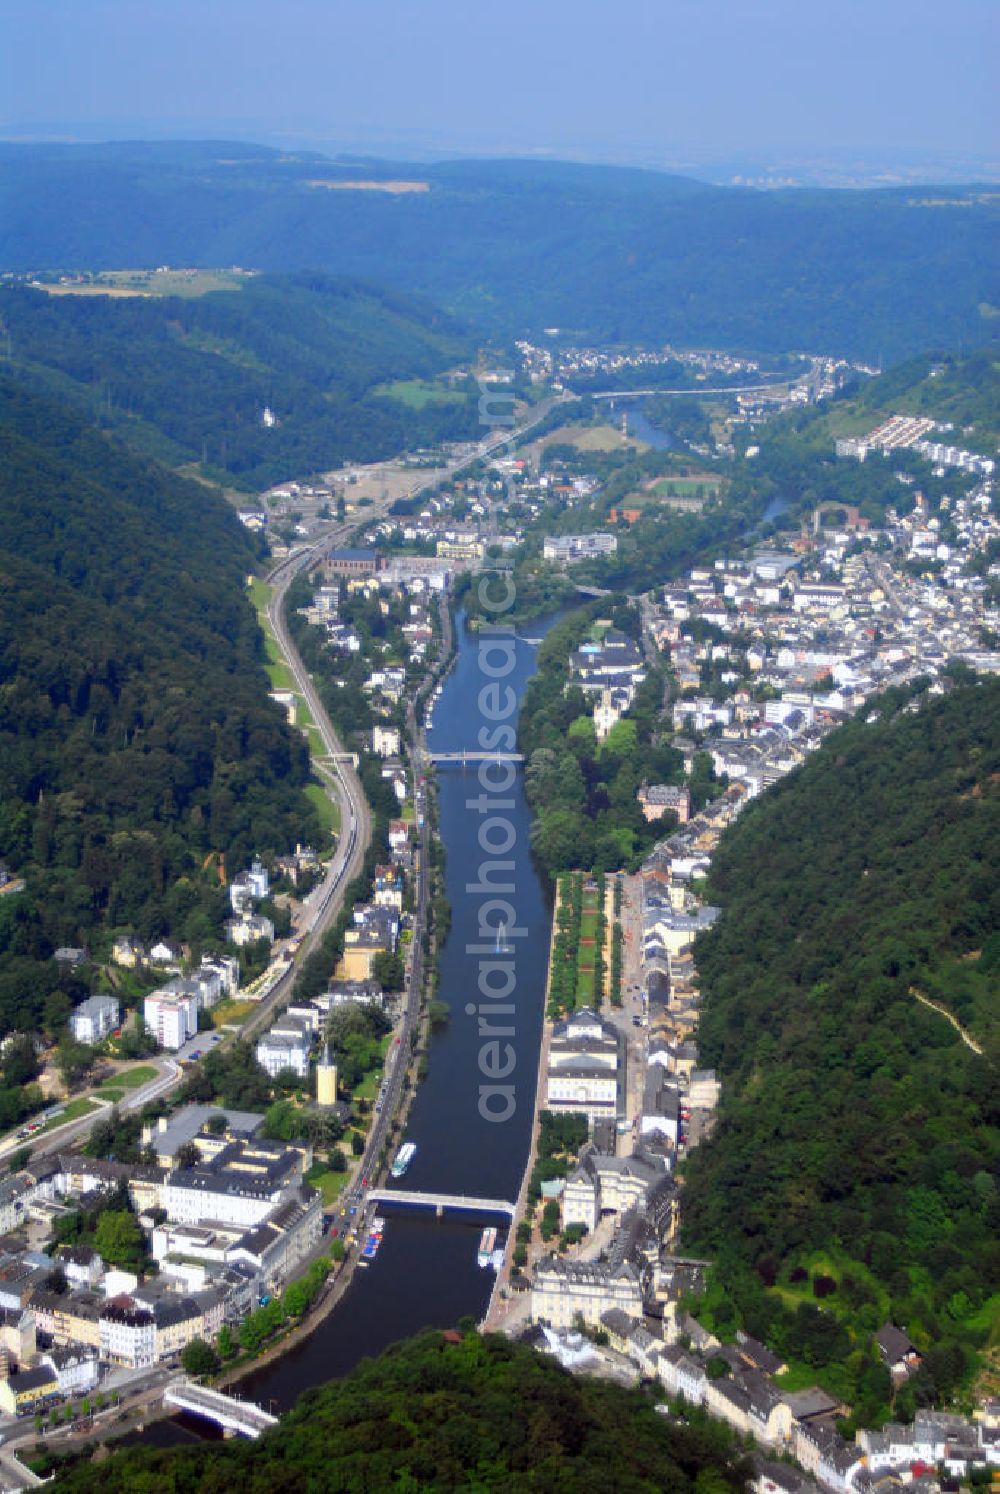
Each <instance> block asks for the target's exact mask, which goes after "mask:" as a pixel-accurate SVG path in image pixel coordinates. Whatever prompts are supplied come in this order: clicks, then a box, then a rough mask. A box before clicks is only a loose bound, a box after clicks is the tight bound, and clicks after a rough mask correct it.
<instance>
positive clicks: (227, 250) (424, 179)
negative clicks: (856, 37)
mask: <svg viewBox="0 0 1000 1494" xmlns="http://www.w3.org/2000/svg"><path fill="white" fill-rule="evenodd" d="M359 178H360V179H362V180H365V181H368V182H372V181H377V180H378V179H379V178H390V179H396V180H399V179H403V180H409V181H412V182H414V183H415V184H416V189H415V190H412V191H407V192H388V191H386V192H382V191H373V190H365V191H350V190H343V189H341V190H337V191H331V190H324V186H325V184H326V183H329V182H338V183H341V184H343V183H349V182H350V181H352V180H358V179H359ZM95 203H100V204H101V211H100V212H95V211H94V204H95ZM996 214H997V204H996V201H995V199H994V198H992V197H991V196H989V195H988V194H985V193H982V192H979V191H977V190H975V189H971V188H970V189H966V188H948V189H947V190H941V191H940V192H937V193H933V194H928V193H926V192H924V191H921V192H920V193H919V194H915V193H914V191H913V190H912V189H909V188H898V189H884V190H883V189H879V190H866V191H849V190H837V191H822V190H804V189H786V190H783V191H781V192H758V191H754V190H752V189H749V188H743V187H714V186H708V185H705V184H704V183H700V182H697V181H693V180H690V179H687V178H682V177H672V176H667V175H665V174H662V173H659V172H654V171H639V170H629V169H624V168H617V167H603V166H582V165H568V164H559V163H555V162H542V161H534V162H531V161H489V162H486V161H454V162H444V163H437V164H434V165H426V164H424V165H419V166H415V165H406V164H402V163H399V162H395V163H386V162H371V161H366V162H365V163H364V164H363V165H360V166H358V165H354V166H351V165H343V164H338V163H335V162H333V161H330V160H328V159H325V158H323V157H322V156H319V155H311V154H309V153H306V152H302V153H298V154H296V153H292V152H287V151H286V152H277V151H270V150H267V149H265V148H263V147H261V146H256V145H254V146H248V145H238V144H231V143H228V142H227V143H225V144H209V143H191V144H180V143H161V144H159V145H150V144H142V143H139V144H131V145H130V144H118V145H103V146H76V147H72V146H70V147H67V146H60V145H5V146H4V147H2V149H0V224H2V228H0V264H2V265H3V266H4V267H6V268H9V269H17V270H39V269H46V268H62V269H69V270H72V269H80V268H93V269H97V268H113V267H116V266H121V265H159V264H163V263H169V264H174V265H191V264H194V265H202V266H212V265H232V264H240V265H251V266H255V267H258V268H261V269H265V270H279V271H290V270H300V269H323V270H328V271H332V272H336V273H341V274H350V275H363V276H365V277H371V278H373V279H375V280H376V281H379V282H382V283H385V284H390V285H394V286H399V287H401V288H405V289H407V290H410V291H416V292H419V293H421V294H423V295H427V296H430V297H431V299H432V300H434V301H435V302H437V303H438V304H440V305H442V306H445V307H447V308H448V309H449V310H450V311H451V312H452V313H453V314H455V315H458V316H460V317H462V318H463V319H466V320H468V321H470V322H473V323H475V324H476V325H478V326H479V327H481V328H484V329H486V330H488V331H490V332H491V333H494V334H497V335H500V336H503V337H510V336H515V335H523V334H524V333H526V332H529V331H533V332H535V333H540V332H542V330H543V329H544V328H546V327H553V326H555V327H559V328H561V329H562V331H563V333H564V334H566V335H568V336H572V337H574V338H575V339H577V340H579V339H598V340H601V341H605V342H645V343H647V344H650V345H652V344H657V343H662V342H664V341H671V342H674V343H676V344H678V345H681V346H685V345H687V346H701V347H704V346H706V345H708V346H715V347H728V348H735V349H745V350H751V351H757V352H762V353H782V352H787V351H788V350H790V349H793V348H794V349H801V348H808V349H815V350H817V351H827V352H835V353H845V354H850V355H854V356H866V357H868V358H869V359H870V360H872V361H875V360H882V361H883V362H893V361H897V360H899V359H900V358H902V357H905V356H907V355H908V354H911V353H914V352H916V351H918V350H919V349H921V348H927V347H933V346H936V345H943V346H956V345H958V344H959V343H960V342H965V343H967V344H968V343H981V342H986V341H987V340H989V338H990V337H991V336H995V327H996V322H995V321H994V320H991V318H992V315H993V304H994V303H995V301H996V293H995V284H994V280H993V275H992V265H993V254H992V238H993V235H994V233H995V224H996ZM903 266H905V273H904V272H903V271H902V270H901V267H903Z"/></svg>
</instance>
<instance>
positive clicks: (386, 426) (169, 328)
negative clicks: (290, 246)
mask: <svg viewBox="0 0 1000 1494" xmlns="http://www.w3.org/2000/svg"><path fill="white" fill-rule="evenodd" d="M0 326H2V327H3V329H4V330H5V333H6V340H7V353H8V361H10V360H11V359H12V360H13V364H12V366H13V369H15V370H16V371H18V372H19V373H21V374H22V375H24V376H25V377H27V378H29V379H30V380H31V381H32V382H33V383H34V384H35V385H36V386H37V387H39V388H41V389H43V390H47V391H50V392H52V393H55V394H58V395H59V396H61V397H64V398H66V399H68V400H72V401H73V402H75V403H76V404H77V405H78V407H79V408H80V409H81V410H82V411H83V412H85V414H86V415H87V416H88V417H89V418H90V419H92V420H94V421H96V422H99V423H100V424H101V425H104V426H109V427H111V428H112V429H114V430H116V431H117V432H118V433H119V434H120V435H122V436H123V437H124V438H125V439H126V440H128V441H129V442H130V444H132V445H133V446H136V447H137V448H138V449H139V450H140V451H142V453H143V454H145V455H149V456H153V457H158V458H160V459H161V460H163V461H167V462H170V463H171V464H173V465H181V464H184V463H197V464H198V465H199V467H200V468H201V470H202V471H203V472H204V473H205V474H206V475H208V476H211V477H214V478H217V479H219V480H224V481H225V482H227V483H232V484H234V485H236V486H241V487H247V488H258V489H259V488H261V487H266V486H269V485H271V484H273V483H275V482H279V481H282V480H284V479H286V478H289V477H302V476H305V475H308V474H309V473H312V472H317V471H320V470H323V469H325V468H329V467H334V466H337V465H339V464H340V463H342V462H345V461H354V462H366V461H374V460H377V459H379V458H382V457H387V456H394V455H395V454H396V453H398V452H399V451H402V450H404V449H407V448H413V447H417V446H421V445H426V444H431V443H433V442H437V441H441V440H462V439H468V438H470V437H472V436H475V435H476V434H477V432H478V415H477V407H476V391H475V389H474V387H468V381H466V383H465V384H463V383H460V384H459V385H458V386H457V387H456V388H455V389H454V390H451V389H443V390H442V394H441V398H440V399H437V398H429V399H427V400H426V401H425V402H422V403H419V404H414V403H412V402H410V403H407V402H406V401H405V400H404V399H400V398H398V397H393V395H392V392H391V384H390V386H389V388H388V389H387V390H383V391H380V392H377V391H379V386H380V385H381V384H383V382H384V381H395V380H406V379H411V378H416V377H427V376H431V375H433V374H436V373H439V372H440V371H441V370H443V369H446V368H450V367H452V366H453V365H454V364H455V363H457V362H458V361H460V360H461V359H462V358H463V357H466V358H467V357H468V354H469V352H470V345H469V343H468V340H467V336H466V334H464V333H463V332H462V331H461V330H460V329H459V328H458V327H457V325H456V324H455V323H454V322H453V321H452V320H451V319H450V318H449V317H446V316H445V315H444V314H443V313H441V312H439V311H437V310H436V309H435V308H434V307H431V306H428V305H426V304H425V303H423V302H418V301H415V300H413V299H411V298H409V297H406V296H403V295H393V294H391V293H389V292H385V291H376V290H374V289H372V288H371V287H370V286H366V285H363V284H361V283H359V282H356V281H350V280H344V279H334V278H333V277H331V276H328V275H318V274H310V275H305V274H301V275H296V276H291V277H288V278H282V277H279V276H270V275H265V276H252V277H246V278H243V279H242V280H239V281H234V288H232V289H225V290H217V291H212V292H209V293H208V294H206V295H201V296H190V297H181V296H155V295H151V296H147V295H137V296H132V295H129V296H122V297H120V298H119V297H113V296H110V295H97V296H84V295H59V296H55V295H51V294H49V293H47V292H46V291H43V290H37V289H32V288H31V287H30V286H28V285H25V284H10V285H7V286H6V287H4V289H3V292H2V294H0ZM265 408H269V409H270V410H272V412H273V413H274V415H275V416H276V419H277V424H275V425H271V426H265V425H264V424H263V423H262V416H263V412H264V409H265Z"/></svg>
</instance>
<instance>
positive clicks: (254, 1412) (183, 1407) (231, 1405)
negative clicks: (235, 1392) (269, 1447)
mask: <svg viewBox="0 0 1000 1494" xmlns="http://www.w3.org/2000/svg"><path fill="white" fill-rule="evenodd" d="M163 1404H164V1405H165V1406H172V1407H173V1408H174V1409H175V1410H177V1411H189V1412H190V1413H191V1415H192V1416H200V1417H202V1418H203V1420H205V1421H213V1422H214V1423H215V1425H216V1426H217V1427H221V1428H222V1430H223V1431H224V1432H229V1433H230V1434H232V1433H237V1434H238V1435H239V1436H241V1437H259V1436H260V1435H261V1433H262V1432H267V1431H269V1430H270V1429H271V1427H276V1426H277V1425H278V1418H277V1417H276V1416H272V1415H271V1414H270V1413H269V1412H267V1411H265V1410H264V1408H263V1407H262V1406H258V1405H256V1404H255V1403H254V1402H253V1401H240V1400H237V1399H236V1397H235V1396H231V1395H225V1394H224V1393H223V1392H222V1391H221V1390H209V1388H208V1387H207V1386H206V1385H196V1384H195V1383H194V1381H193V1380H172V1381H171V1382H170V1384H169V1385H168V1386H167V1387H166V1388H165V1390H164V1392H163Z"/></svg>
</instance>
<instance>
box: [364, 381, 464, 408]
mask: <svg viewBox="0 0 1000 1494" xmlns="http://www.w3.org/2000/svg"><path fill="white" fill-rule="evenodd" d="M372 392H373V393H374V394H384V395H385V397H386V398H387V399H395V400H398V401H399V403H400V404H401V405H408V406H409V408H410V409H411V410H422V409H423V408H424V406H425V405H456V404H461V403H462V401H463V400H464V399H465V397H466V396H465V395H464V394H462V393H461V391H460V390H457V389H449V388H448V386H447V385H446V384H438V383H436V382H435V383H432V382H431V381H429V380H427V379H394V380H393V381H392V383H389V384H379V385H378V386H377V388H376V389H374V390H373V391H372Z"/></svg>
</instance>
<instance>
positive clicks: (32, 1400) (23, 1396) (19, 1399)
mask: <svg viewBox="0 0 1000 1494" xmlns="http://www.w3.org/2000/svg"><path fill="white" fill-rule="evenodd" d="M58 1397H59V1381H58V1379H57V1378H56V1372H55V1370H53V1369H51V1368H49V1367H48V1366H47V1365H39V1366H38V1367H37V1368H36V1369H29V1370H22V1371H21V1373H20V1374H18V1375H11V1377H10V1379H9V1380H0V1410H2V1411H5V1412H6V1413H7V1415H8V1416H23V1415H24V1414H25V1412H28V1411H34V1410H35V1409H36V1408H37V1407H39V1406H45V1405H47V1404H48V1403H49V1402H50V1401H54V1400H57V1399H58Z"/></svg>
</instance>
